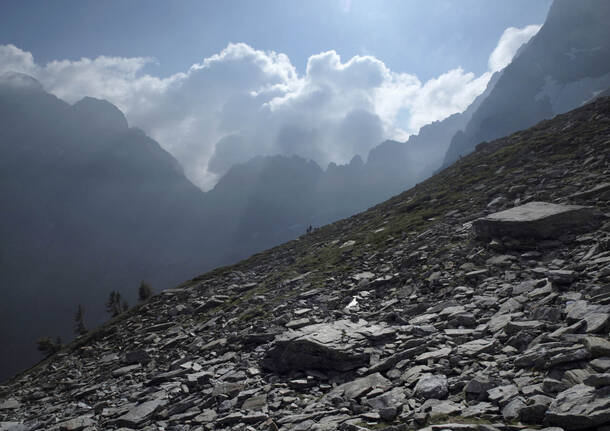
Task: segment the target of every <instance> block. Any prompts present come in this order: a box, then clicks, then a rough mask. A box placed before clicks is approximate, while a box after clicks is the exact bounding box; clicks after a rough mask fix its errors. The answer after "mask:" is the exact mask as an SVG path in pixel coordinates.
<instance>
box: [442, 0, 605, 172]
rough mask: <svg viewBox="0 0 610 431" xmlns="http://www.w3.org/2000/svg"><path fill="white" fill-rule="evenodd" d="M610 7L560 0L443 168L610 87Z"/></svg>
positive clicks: (600, 1)
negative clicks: (481, 143) (486, 142)
mask: <svg viewBox="0 0 610 431" xmlns="http://www.w3.org/2000/svg"><path fill="white" fill-rule="evenodd" d="M609 23H610V3H608V2H607V1H604V0H583V1H578V2H575V1H570V0H556V1H554V2H553V4H552V6H551V9H550V10H549V14H548V16H547V19H546V22H545V23H544V25H543V26H542V28H541V29H540V31H539V32H538V34H536V36H534V37H533V38H532V39H531V40H530V41H529V42H528V43H527V45H525V46H524V47H522V48H521V49H520V52H519V53H518V55H517V56H516V57H515V58H514V59H513V61H512V62H511V63H510V64H509V65H508V66H507V67H506V68H505V69H504V71H503V73H502V76H501V77H500V78H499V79H498V82H497V84H496V85H495V86H494V88H493V90H492V91H491V92H490V94H489V96H488V97H487V98H486V99H485V100H484V101H483V102H482V103H481V105H480V107H479V108H478V109H477V111H476V112H475V113H474V114H473V116H472V119H471V120H470V122H469V123H468V125H467V127H466V129H465V130H464V132H458V133H456V135H455V136H454V137H453V139H452V140H451V146H450V147H449V149H448V150H447V154H446V155H445V160H444V163H443V166H444V167H446V166H448V165H450V164H451V163H453V162H454V161H455V160H457V159H458V158H459V157H460V155H465V154H468V153H469V152H471V151H472V150H473V149H474V147H475V145H477V144H478V143H479V142H482V141H487V140H492V139H496V138H498V137H500V136H504V135H506V134H508V133H512V132H514V131H516V130H519V129H523V128H526V127H529V126H531V125H533V124H535V123H536V122H538V121H540V120H543V119H545V118H551V117H552V116H554V115H556V114H560V113H563V112H566V111H569V110H570V109H574V108H576V107H578V106H581V105H582V104H583V103H585V102H586V101H588V100H591V99H592V98H593V97H594V96H595V95H596V94H597V93H599V92H601V91H604V90H606V89H607V88H608V87H610V24H609Z"/></svg>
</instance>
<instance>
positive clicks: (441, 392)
mask: <svg viewBox="0 0 610 431" xmlns="http://www.w3.org/2000/svg"><path fill="white" fill-rule="evenodd" d="M448 394H449V390H448V385H447V377H446V376H445V375H443V374H424V375H423V376H422V377H421V378H420V379H419V381H418V382H417V385H415V395H416V396H418V397H420V398H424V399H430V398H434V399H437V400H443V399H445V398H447V395H448Z"/></svg>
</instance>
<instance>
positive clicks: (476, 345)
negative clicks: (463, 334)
mask: <svg viewBox="0 0 610 431" xmlns="http://www.w3.org/2000/svg"><path fill="white" fill-rule="evenodd" d="M494 346H495V342H494V340H491V339H477V340H472V341H469V342H467V343H464V344H460V345H459V346H458V348H457V353H458V355H463V356H468V357H475V356H478V355H480V354H481V353H488V352H491V351H492V350H493V349H494Z"/></svg>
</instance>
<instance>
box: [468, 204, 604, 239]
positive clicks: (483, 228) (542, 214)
mask: <svg viewBox="0 0 610 431" xmlns="http://www.w3.org/2000/svg"><path fill="white" fill-rule="evenodd" d="M603 218H604V215H603V214H602V213H601V212H600V211H599V210H597V209H596V208H592V207H583V206H580V205H557V204H552V203H549V202H528V203H527V204H525V205H520V206H518V207H514V208H510V209H507V210H504V211H500V212H497V213H494V214H490V215H488V216H486V217H483V218H480V219H478V220H475V221H474V223H473V224H472V227H473V231H474V235H475V236H476V237H477V238H479V239H489V238H502V237H505V236H508V237H513V238H537V239H544V238H556V237H558V236H560V235H564V234H566V233H570V232H571V233H579V232H583V231H587V230H593V229H595V228H596V227H599V226H600V225H601V224H602V219H603Z"/></svg>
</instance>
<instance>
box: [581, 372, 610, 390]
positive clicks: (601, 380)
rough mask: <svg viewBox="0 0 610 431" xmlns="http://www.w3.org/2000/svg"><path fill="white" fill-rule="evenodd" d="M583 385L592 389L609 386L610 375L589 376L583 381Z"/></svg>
mask: <svg viewBox="0 0 610 431" xmlns="http://www.w3.org/2000/svg"><path fill="white" fill-rule="evenodd" d="M583 383H584V384H585V385H588V386H593V387H594V388H603V387H604V386H610V373H605V374H591V375H589V376H587V377H586V378H585V379H584V380H583Z"/></svg>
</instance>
